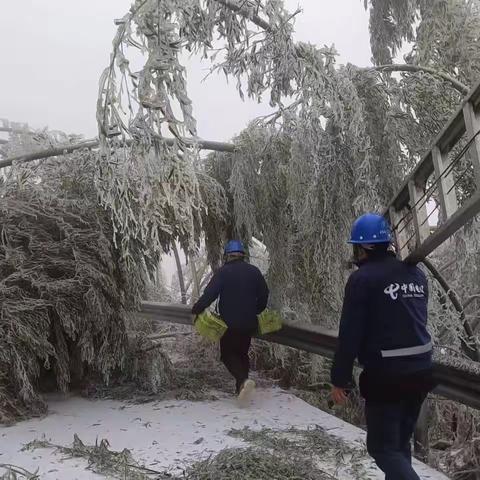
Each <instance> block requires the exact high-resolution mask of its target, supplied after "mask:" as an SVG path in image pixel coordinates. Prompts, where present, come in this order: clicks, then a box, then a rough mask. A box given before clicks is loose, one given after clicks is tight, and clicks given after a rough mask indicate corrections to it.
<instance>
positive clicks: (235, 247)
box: [224, 240, 245, 255]
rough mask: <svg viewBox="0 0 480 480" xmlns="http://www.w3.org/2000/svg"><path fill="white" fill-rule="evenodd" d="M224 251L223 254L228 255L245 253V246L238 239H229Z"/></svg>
mask: <svg viewBox="0 0 480 480" xmlns="http://www.w3.org/2000/svg"><path fill="white" fill-rule="evenodd" d="M224 253H225V255H228V254H230V253H243V254H245V247H244V246H243V243H242V242H241V241H240V240H230V241H229V242H228V243H227V244H226V245H225V249H224Z"/></svg>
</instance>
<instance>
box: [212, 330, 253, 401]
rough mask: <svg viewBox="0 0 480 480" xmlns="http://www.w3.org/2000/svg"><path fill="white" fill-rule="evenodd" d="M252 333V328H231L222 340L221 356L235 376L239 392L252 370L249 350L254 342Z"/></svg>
mask: <svg viewBox="0 0 480 480" xmlns="http://www.w3.org/2000/svg"><path fill="white" fill-rule="evenodd" d="M252 334H253V332H252V331H250V330H236V329H233V328H229V329H228V330H227V331H226V332H225V334H224V335H223V337H222V338H221V340H220V354H221V356H220V358H221V360H222V362H223V364H224V365H225V366H226V367H227V370H228V371H229V372H230V373H231V374H232V375H233V377H234V378H235V387H236V392H237V394H238V393H239V392H240V388H241V386H242V384H243V382H244V381H245V380H247V378H248V373H249V371H250V360H249V358H248V350H249V349H250V344H251V342H252Z"/></svg>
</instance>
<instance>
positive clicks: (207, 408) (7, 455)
mask: <svg viewBox="0 0 480 480" xmlns="http://www.w3.org/2000/svg"><path fill="white" fill-rule="evenodd" d="M49 405H50V414H49V415H48V416H46V417H45V418H41V419H33V420H29V421H25V422H21V423H19V424H17V425H14V426H12V427H0V464H2V463H3V464H15V465H18V466H21V467H23V468H26V469H27V470H29V471H35V470H36V469H37V468H38V469H39V474H40V475H41V478H42V479H49V480H50V479H52V480H53V479H62V480H73V479H78V480H84V479H96V478H104V477H101V476H99V475H94V474H93V473H92V472H90V471H88V470H86V466H87V464H86V462H85V461H83V460H82V459H64V458H62V455H61V454H59V453H55V452H54V451H53V450H52V449H39V450H34V451H23V452H22V451H21V449H22V446H23V445H24V444H26V443H28V442H30V441H32V440H34V439H42V438H43V437H46V438H47V439H48V440H50V441H51V442H52V443H55V444H59V445H65V446H67V445H70V444H71V443H72V441H73V435H74V434H75V433H76V434H77V435H78V436H79V437H80V438H81V440H82V441H83V442H85V443H88V444H93V443H95V440H96V439H98V440H101V439H103V438H106V439H108V441H109V443H110V446H111V448H112V449H114V450H122V449H124V448H128V449H130V450H132V453H133V456H134V457H135V459H137V460H139V461H140V462H142V463H143V464H144V465H145V466H146V467H150V468H152V469H154V470H158V471H164V470H169V471H171V472H172V473H175V472H177V469H178V468H179V467H182V466H185V465H189V464H191V463H193V462H194V461H196V460H199V459H204V458H206V457H208V456H210V455H211V454H212V453H217V452H219V451H220V450H222V449H224V448H229V447H236V446H242V445H245V444H244V443H243V442H242V441H241V440H239V439H236V438H232V437H231V436H229V435H227V432H228V431H229V430H230V429H232V428H235V429H241V428H243V427H250V428H252V429H255V430H257V429H262V428H271V429H279V430H283V429H287V428H290V427H296V428H299V429H304V428H308V427H311V426H314V425H321V426H322V427H323V428H324V429H326V430H327V431H328V432H329V433H330V434H331V435H334V436H336V437H339V438H341V439H343V440H345V442H346V443H347V444H349V445H352V446H354V447H357V448H363V446H364V433H363V432H362V431H361V430H360V429H358V428H356V427H353V426H351V425H349V424H347V423H345V422H343V421H341V420H339V419H337V418H335V417H333V416H331V415H329V414H327V413H325V412H322V411H320V410H318V409H316V408H314V407H312V406H310V405H308V404H307V403H305V402H303V401H302V400H300V399H298V398H297V397H295V396H293V395H291V394H289V393H286V392H284V391H282V390H280V389H276V388H271V389H260V390H257V392H256V393H255V397H254V398H253V400H252V404H251V405H250V407H249V408H248V409H239V408H238V407H237V405H236V403H235V401H234V399H232V398H230V397H224V398H221V399H220V400H217V401H212V402H186V401H162V402H152V403H146V404H141V405H135V404H129V403H125V402H119V401H110V400H95V401H91V400H87V399H84V398H79V397H70V398H66V399H61V400H59V399H56V400H54V399H51V400H50V402H49ZM346 463H348V461H347V462H346ZM364 464H365V468H366V469H367V470H368V474H369V477H370V478H371V479H383V476H382V474H381V473H380V472H379V471H378V470H376V469H375V467H374V466H373V464H372V463H371V461H370V460H369V459H368V457H365V460H364ZM320 466H321V468H322V469H323V470H325V471H327V472H328V473H330V474H332V475H333V476H334V477H336V478H338V479H341V480H350V479H352V480H353V479H355V476H354V473H353V472H350V471H349V468H348V467H346V466H345V467H342V468H340V469H338V465H335V464H334V463H333V462H331V461H329V460H328V459H325V460H324V461H323V463H322V464H321V465H320ZM416 468H417V471H418V472H419V474H420V476H421V478H422V479H430V480H446V478H447V477H445V476H443V475H441V474H439V473H437V472H435V471H434V470H432V469H430V468H429V467H426V466H424V465H421V464H419V463H417V467H416ZM0 472H1V469H0ZM177 473H178V472H177Z"/></svg>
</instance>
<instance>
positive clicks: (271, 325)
mask: <svg viewBox="0 0 480 480" xmlns="http://www.w3.org/2000/svg"><path fill="white" fill-rule="evenodd" d="M281 329H282V319H281V318H280V314H279V313H278V312H277V311H275V310H268V309H266V310H264V311H263V312H262V313H261V314H260V315H259V316H258V333H259V334H260V335H266V334H267V333H273V332H278V331H279V330H281Z"/></svg>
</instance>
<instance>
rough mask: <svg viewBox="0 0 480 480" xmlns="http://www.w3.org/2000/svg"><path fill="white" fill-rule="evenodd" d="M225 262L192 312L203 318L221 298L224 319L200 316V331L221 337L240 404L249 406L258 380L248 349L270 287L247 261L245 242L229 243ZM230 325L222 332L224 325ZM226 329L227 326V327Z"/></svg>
mask: <svg viewBox="0 0 480 480" xmlns="http://www.w3.org/2000/svg"><path fill="white" fill-rule="evenodd" d="M224 253H225V264H224V265H223V266H222V267H221V268H220V269H219V270H218V271H216V272H215V274H214V276H213V277H212V279H211V280H210V282H209V284H208V285H207V286H206V287H205V290H204V292H203V294H202V296H201V297H200V298H199V299H198V301H197V303H196V304H195V305H194V306H193V307H192V314H193V315H197V316H199V317H201V315H202V314H203V313H204V312H205V310H206V309H207V308H208V307H209V306H210V305H211V304H212V303H213V302H215V300H217V299H218V310H219V313H220V316H221V320H220V321H219V320H218V319H216V320H213V319H212V317H211V316H209V315H212V314H206V315H207V316H206V317H203V319H202V318H199V319H198V320H197V321H196V322H195V323H196V324H197V323H198V322H200V323H198V326H197V331H199V332H200V333H201V332H204V333H205V332H208V335H210V337H209V338H211V339H214V338H215V339H217V338H219V336H220V353H221V359H222V362H223V363H224V365H225V366H226V367H227V369H228V371H229V372H230V373H231V374H232V376H233V377H234V378H235V382H236V385H235V386H236V391H237V394H238V397H239V402H240V404H241V405H242V406H243V405H246V404H247V403H248V399H249V398H250V396H251V394H252V392H253V390H254V388H255V382H254V381H253V380H251V379H249V378H248V375H249V370H250V364H249V358H248V351H249V349H250V343H251V340H252V336H253V335H255V334H256V333H257V331H258V318H257V315H260V314H261V313H262V312H263V311H264V310H265V308H266V306H267V302H268V287H267V284H266V282H265V279H264V278H263V275H262V274H261V272H260V270H259V269H258V268H257V267H255V266H253V265H250V264H249V263H248V262H246V261H245V257H246V251H245V247H244V245H243V243H242V242H240V241H239V240H231V241H230V242H228V243H227V245H226V246H225V251H224ZM219 322H225V324H226V326H227V327H228V328H227V329H226V331H224V332H223V334H222V325H221V324H220V323H219ZM223 328H224V327H223Z"/></svg>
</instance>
